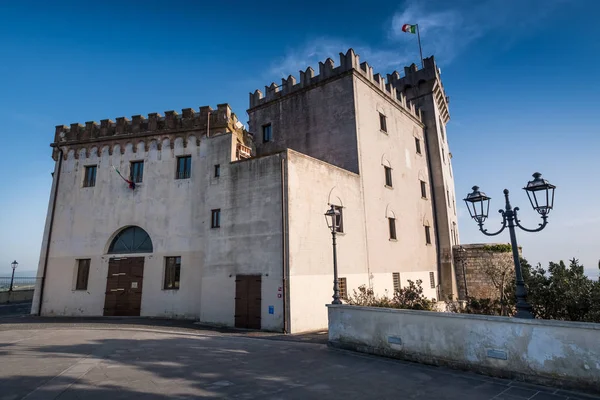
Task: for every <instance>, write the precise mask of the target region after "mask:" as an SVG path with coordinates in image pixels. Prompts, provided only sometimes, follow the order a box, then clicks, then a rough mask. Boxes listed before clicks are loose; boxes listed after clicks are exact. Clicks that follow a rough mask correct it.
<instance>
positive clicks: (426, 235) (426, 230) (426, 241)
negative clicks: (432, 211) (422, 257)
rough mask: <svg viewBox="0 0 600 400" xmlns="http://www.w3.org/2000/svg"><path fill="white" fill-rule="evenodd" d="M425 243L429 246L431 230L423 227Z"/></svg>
mask: <svg viewBox="0 0 600 400" xmlns="http://www.w3.org/2000/svg"><path fill="white" fill-rule="evenodd" d="M425 243H427V244H431V229H430V228H429V227H428V226H426V227H425Z"/></svg>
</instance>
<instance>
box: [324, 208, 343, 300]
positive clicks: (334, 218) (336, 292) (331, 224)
mask: <svg viewBox="0 0 600 400" xmlns="http://www.w3.org/2000/svg"><path fill="white" fill-rule="evenodd" d="M339 215H340V212H339V211H338V210H336V209H335V206H334V205H333V204H332V205H331V208H330V209H329V210H327V212H326V213H325V220H326V221H327V227H328V228H329V229H331V238H332V240H333V301H332V302H331V304H342V301H341V300H340V286H339V282H338V271H337V251H336V243H335V234H336V233H337V228H338V217H339Z"/></svg>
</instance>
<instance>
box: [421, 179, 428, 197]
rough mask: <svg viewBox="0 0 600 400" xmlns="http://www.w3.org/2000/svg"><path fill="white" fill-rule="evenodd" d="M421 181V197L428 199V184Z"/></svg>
mask: <svg viewBox="0 0 600 400" xmlns="http://www.w3.org/2000/svg"><path fill="white" fill-rule="evenodd" d="M419 182H421V197H422V198H424V199H426V198H427V184H426V183H425V182H424V181H419Z"/></svg>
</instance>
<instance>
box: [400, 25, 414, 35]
mask: <svg viewBox="0 0 600 400" xmlns="http://www.w3.org/2000/svg"><path fill="white" fill-rule="evenodd" d="M402 32H406V33H417V26H416V25H410V24H404V25H402Z"/></svg>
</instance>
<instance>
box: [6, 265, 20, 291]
mask: <svg viewBox="0 0 600 400" xmlns="http://www.w3.org/2000/svg"><path fill="white" fill-rule="evenodd" d="M10 266H11V267H12V276H11V277H10V287H9V288H8V291H9V292H12V290H13V281H14V279H15V269H17V267H18V266H19V263H18V262H17V260H15V261H13V262H11V263H10Z"/></svg>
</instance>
